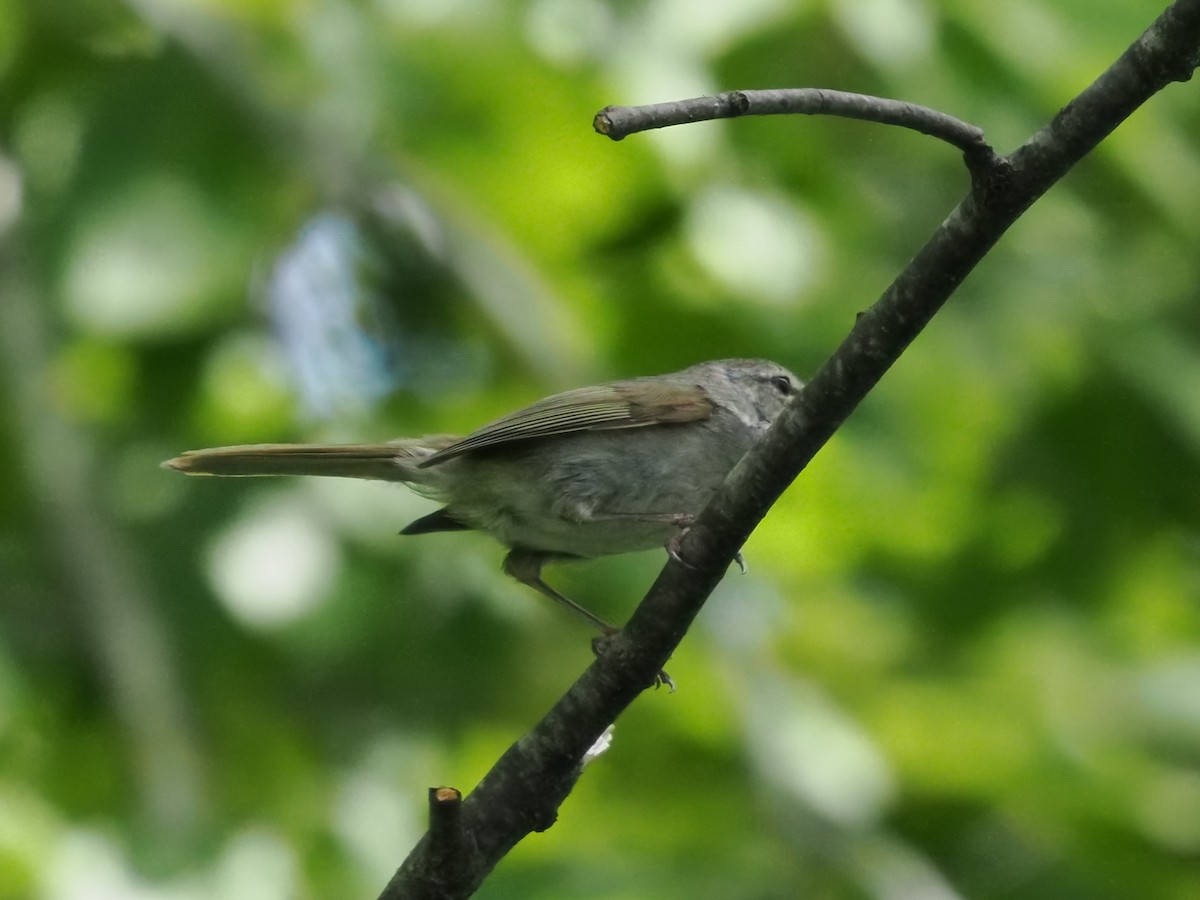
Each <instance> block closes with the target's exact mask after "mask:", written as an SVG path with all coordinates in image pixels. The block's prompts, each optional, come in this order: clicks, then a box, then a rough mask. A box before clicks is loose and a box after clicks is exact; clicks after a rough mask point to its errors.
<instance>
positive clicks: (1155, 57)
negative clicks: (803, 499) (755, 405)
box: [381, 0, 1200, 900]
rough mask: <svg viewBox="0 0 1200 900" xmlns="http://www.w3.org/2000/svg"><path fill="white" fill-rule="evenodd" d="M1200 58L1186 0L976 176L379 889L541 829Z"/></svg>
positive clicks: (420, 894) (395, 892)
mask: <svg viewBox="0 0 1200 900" xmlns="http://www.w3.org/2000/svg"><path fill="white" fill-rule="evenodd" d="M1198 64H1200V0H1177V2H1175V3H1174V4H1173V5H1172V6H1171V7H1169V8H1168V9H1167V10H1166V11H1165V12H1164V13H1163V14H1162V15H1161V16H1160V17H1159V18H1158V20H1157V21H1156V22H1155V23H1154V24H1153V25H1152V26H1151V27H1150V28H1149V29H1147V31H1146V32H1145V33H1144V34H1143V35H1142V36H1141V37H1140V38H1138V40H1137V41H1136V42H1135V43H1134V44H1133V45H1132V46H1131V47H1130V48H1129V49H1128V50H1126V51H1125V53H1124V54H1122V55H1121V57H1120V58H1119V59H1118V60H1117V61H1116V62H1115V63H1113V65H1112V66H1111V67H1110V68H1109V69H1108V70H1107V71H1106V72H1104V74H1103V75H1101V76H1100V77H1099V78H1098V79H1097V80H1096V81H1095V82H1094V83H1093V84H1092V85H1090V86H1089V87H1088V88H1087V89H1086V90H1085V91H1084V92H1083V93H1082V94H1080V95H1079V96H1078V97H1077V98H1075V100H1073V101H1072V102H1071V103H1069V104H1068V105H1067V106H1066V107H1064V108H1063V109H1062V110H1061V111H1060V112H1059V113H1058V115H1057V116H1055V118H1054V119H1053V120H1052V121H1051V122H1050V123H1049V124H1048V125H1046V126H1045V127H1044V128H1042V129H1041V130H1040V131H1038V132H1037V133H1036V134H1035V135H1033V137H1031V138H1030V139H1029V141H1027V142H1026V143H1025V144H1024V145H1023V146H1022V147H1021V148H1020V149H1018V150H1017V151H1016V152H1015V153H1014V154H1012V155H1011V156H1009V157H1006V158H1004V160H1003V162H1004V163H1005V165H1004V166H1002V167H1000V168H999V169H998V170H997V172H998V177H996V178H993V179H990V180H986V179H985V180H976V183H975V184H974V185H973V187H972V190H971V193H970V194H969V195H968V196H967V197H966V198H964V200H963V201H962V202H961V203H960V204H959V205H958V207H957V208H956V209H955V210H954V211H953V212H952V213H951V214H950V216H949V217H948V218H947V219H946V221H945V222H944V223H943V224H942V225H941V226H940V227H939V228H938V229H937V231H936V232H935V233H934V235H933V236H932V237H931V238H930V240H929V242H928V243H927V244H926V245H925V246H924V247H923V248H922V249H921V250H920V252H919V253H918V254H917V255H916V257H915V258H914V259H913V261H912V262H911V263H910V264H909V265H908V267H907V268H905V270H904V271H903V272H901V273H900V276H899V277H898V278H897V279H896V281H895V282H894V283H893V284H892V285H891V286H890V287H889V288H888V289H887V291H886V292H885V293H884V294H883V296H882V297H881V298H880V299H879V300H878V302H876V303H875V305H874V306H872V307H871V308H870V309H869V310H867V311H866V312H864V313H862V314H861V315H860V316H859V317H858V320H857V322H856V323H855V325H854V328H853V329H852V330H851V332H850V334H849V336H848V337H847V338H846V340H845V341H844V342H843V343H842V344H841V346H840V347H838V349H837V351H836V352H835V353H834V354H833V356H831V357H830V359H829V360H828V361H827V362H826V363H825V365H823V366H822V367H821V369H820V371H819V372H818V373H817V374H816V376H815V377H814V378H813V380H812V381H811V382H810V383H809V384H808V386H807V387H806V388H805V389H804V390H803V391H802V392H801V393H800V395H799V396H798V397H797V399H796V400H795V401H794V402H793V404H792V405H791V407H789V409H787V410H786V411H785V412H784V414H783V415H782V416H780V418H779V419H778V420H777V421H776V422H775V425H774V426H773V427H772V429H771V430H770V432H769V433H768V434H767V436H766V437H765V438H764V439H763V440H762V441H761V442H760V443H759V445H758V446H756V447H755V448H754V449H753V450H752V451H751V452H750V453H748V454H747V455H746V457H745V458H744V459H743V460H742V461H741V463H739V464H738V466H737V468H736V469H735V470H734V471H733V473H732V474H731V475H730V476H729V479H728V480H727V481H726V483H725V485H724V487H723V488H722V490H721V491H720V493H719V494H718V495H717V497H716V498H714V500H713V501H712V503H711V504H709V506H708V508H707V509H706V510H705V511H704V512H703V513H702V514H701V516H700V518H699V520H698V521H697V522H696V524H695V526H694V527H693V528H692V529H691V530H689V531H688V532H687V534H686V535H685V536H684V538H683V540H682V542H681V547H680V550H679V556H680V559H679V561H674V560H672V561H670V562H668V564H667V566H666V567H665V568H664V569H663V571H662V573H661V574H660V575H659V577H658V580H657V581H656V582H655V584H654V586H653V587H652V588H651V590H650V593H649V594H648V595H647V597H646V599H645V600H644V601H643V602H642V604H641V605H640V606H639V607H638V609H637V611H636V612H635V613H634V615H633V617H632V618H631V619H630V621H629V623H628V625H627V626H626V627H625V629H624V630H623V631H622V632H621V633H620V634H619V635H617V636H615V637H614V638H613V640H612V642H611V644H610V646H609V649H608V651H607V652H606V653H605V655H604V656H603V657H601V658H600V659H598V660H597V661H596V662H595V663H593V664H592V665H591V666H590V667H589V668H588V669H587V671H586V672H584V673H583V675H582V676H581V677H580V679H579V680H578V681H577V682H576V683H575V684H574V685H573V686H572V687H571V689H570V690H569V691H568V692H567V693H566V695H565V696H564V697H563V698H562V699H561V700H559V701H558V703H557V704H555V706H554V708H553V709H552V710H551V711H550V712H549V713H548V714H547V715H546V717H545V718H544V719H542V721H541V722H539V723H538V724H537V725H536V726H535V727H534V728H533V730H532V731H530V732H529V733H528V734H526V735H525V736H524V737H522V738H521V739H520V740H519V741H517V743H516V744H514V745H513V746H512V747H510V748H509V749H508V750H507V751H506V752H505V753H504V755H503V756H502V757H501V758H500V760H499V761H498V762H497V763H496V765H495V766H494V767H493V768H492V770H491V771H490V772H489V773H488V774H487V776H486V777H485V778H484V779H483V781H482V782H481V783H480V784H479V786H478V787H477V788H476V789H475V790H474V791H473V792H472V793H471V794H470V796H468V797H467V799H466V800H465V801H464V803H463V806H462V810H461V815H460V819H459V823H458V824H459V827H460V829H461V840H460V843H458V845H457V847H458V852H457V853H456V854H455V855H453V857H452V858H448V857H447V856H446V855H445V854H444V853H434V852H433V851H434V847H433V841H432V840H431V838H430V836H429V835H426V837H425V838H423V839H422V840H421V842H420V843H418V845H417V846H416V848H415V849H414V850H413V852H412V853H411V854H410V855H409V857H408V859H406V860H405V862H404V863H403V865H402V866H401V867H400V869H399V870H398V871H397V873H396V875H395V876H394V877H393V879H392V881H391V882H390V883H389V884H388V886H387V887H386V888H385V889H384V892H383V894H382V895H381V897H382V898H392V900H395V898H424V897H465V896H469V895H470V893H471V892H472V891H474V890H475V888H477V887H478V886H479V885H480V883H482V881H483V879H484V878H485V877H486V876H487V874H488V872H490V871H491V869H492V868H493V867H494V866H495V865H496V863H497V862H498V861H499V860H500V859H501V858H502V857H503V856H504V854H505V853H507V852H508V850H509V849H511V848H512V847H513V846H514V845H515V844H516V843H517V842H518V841H519V840H520V839H521V838H523V837H524V836H525V835H526V834H528V833H529V832H530V831H541V830H544V829H546V828H548V827H549V826H550V825H551V824H553V822H554V819H555V817H556V815H557V810H558V807H559V805H560V804H561V802H562V801H563V799H565V797H566V796H567V794H568V793H569V792H570V790H571V788H572V787H573V785H574V783H575V781H576V779H577V778H578V776H579V772H580V767H581V760H582V759H583V756H584V753H585V751H587V749H588V748H589V746H591V745H592V743H593V742H594V741H595V740H596V738H597V737H598V736H599V735H600V734H601V732H603V730H604V729H605V727H606V726H607V725H608V724H609V723H611V722H613V721H614V720H615V719H616V718H617V716H619V715H620V713H621V712H622V711H623V710H624V709H625V708H626V707H627V706H628V705H629V704H630V703H631V702H632V701H633V699H634V698H635V697H636V696H637V695H638V694H639V693H640V692H641V691H642V690H643V689H644V687H645V686H646V685H649V684H650V683H652V681H653V679H654V675H655V673H656V672H658V671H659V669H661V668H662V666H663V665H664V664H665V663H666V661H667V659H668V657H669V656H670V655H671V653H672V652H673V651H674V649H675V647H676V646H677V645H678V644H679V641H680V640H681V639H682V637H683V635H684V634H685V633H686V631H687V629H688V626H689V625H690V624H691V622H692V620H693V619H694V618H695V616H696V614H697V613H698V612H699V610H700V608H701V606H702V605H703V604H704V602H705V600H706V599H707V597H708V595H709V593H710V592H711V591H712V590H713V588H714V587H715V586H716V584H717V582H718V581H720V579H721V577H722V576H723V574H724V572H725V570H726V569H727V568H728V566H729V563H730V561H731V560H732V559H733V557H734V555H735V554H736V553H737V551H738V549H739V548H740V547H741V546H742V544H743V543H744V542H745V540H746V538H747V537H748V536H749V535H750V532H751V531H752V530H753V529H754V527H755V525H757V523H758V522H759V521H760V520H761V519H762V517H763V516H764V515H765V514H766V512H767V510H768V509H769V508H770V506H771V504H772V503H774V502H775V500H776V499H777V498H778V497H779V495H780V494H781V493H782V492H783V491H784V489H785V488H786V487H787V486H788V485H789V484H791V482H792V481H793V480H794V479H795V477H796V476H797V475H798V474H799V473H800V472H801V471H802V470H803V469H804V468H805V466H806V465H807V464H808V462H809V461H810V460H811V459H812V458H813V456H814V455H815V454H816V453H817V451H818V450H819V449H820V448H821V447H822V446H824V444H825V442H826V441H828V440H829V438H830V436H831V435H832V434H833V433H834V431H835V430H836V429H837V428H838V426H839V425H840V424H841V423H842V422H843V421H844V420H845V419H846V417H847V416H849V415H850V413H851V412H853V410H854V409H855V407H856V406H857V405H858V404H859V403H860V402H861V401H862V399H863V398H864V397H865V396H866V395H867V393H868V392H869V391H870V390H871V388H872V387H874V385H875V384H876V383H877V382H878V381H879V379H880V378H881V377H882V376H883V374H884V373H885V372H886V371H887V370H888V368H889V367H890V366H891V365H892V364H893V363H894V362H895V361H896V360H897V359H898V358H899V356H900V354H901V353H902V352H903V351H904V349H905V348H906V347H907V346H908V345H909V344H910V343H911V342H912V340H913V339H914V338H915V337H916V336H917V335H918V334H919V333H920V331H921V330H922V328H924V326H925V325H926V323H928V321H929V320H930V319H931V318H932V317H933V315H934V314H935V313H936V312H937V311H938V310H939V309H940V308H941V307H942V305H943V304H944V303H945V302H946V300H947V299H948V298H949V297H950V295H951V294H952V293H953V292H954V290H955V289H956V288H957V287H958V285H959V284H961V283H962V281H963V280H964V279H965V278H966V277H967V275H968V274H969V273H970V272H971V270H972V269H973V268H974V267H975V265H976V264H977V263H978V262H979V261H980V260H981V259H982V258H983V257H984V255H985V254H986V253H987V252H988V251H989V250H990V249H991V247H992V246H993V245H994V244H995V243H996V241H997V240H999V238H1000V236H1001V235H1002V234H1003V233H1004V232H1005V231H1006V230H1007V229H1008V228H1009V226H1010V225H1012V223H1013V222H1015V221H1016V219H1017V218H1018V217H1019V216H1020V215H1021V214H1022V213H1023V212H1024V211H1025V210H1026V209H1028V208H1029V206H1030V205H1031V204H1032V203H1033V202H1034V201H1035V200H1036V199H1037V198H1038V197H1040V196H1041V195H1042V194H1044V193H1045V192H1046V191H1047V190H1048V189H1049V188H1050V187H1051V186H1052V185H1053V184H1054V183H1055V182H1056V181H1057V180H1058V179H1059V178H1061V177H1062V176H1063V174H1064V173H1066V172H1067V171H1068V170H1069V169H1070V168H1071V167H1072V166H1074V165H1075V164H1076V163H1077V162H1078V161H1079V160H1080V159H1082V158H1083V157H1084V156H1085V155H1086V154H1087V153H1088V152H1089V151H1090V150H1091V149H1092V148H1093V147H1095V146H1096V145H1097V144H1098V143H1099V142H1100V141H1101V140H1103V139H1104V138H1105V137H1106V136H1107V135H1108V134H1109V133H1110V132H1111V131H1112V130H1113V129H1114V128H1115V127H1116V126H1117V125H1118V124H1120V123H1121V122H1122V121H1124V120H1125V119H1126V118H1127V117H1128V116H1129V115H1130V114H1131V113H1132V112H1133V111H1134V110H1136V109H1137V107H1138V106H1140V105H1141V104H1142V103H1144V102H1145V101H1146V100H1147V99H1149V98H1150V97H1151V96H1153V95H1154V94H1155V93H1156V92H1158V91H1159V90H1161V89H1162V88H1164V87H1165V86H1166V85H1167V84H1169V83H1170V82H1172V81H1186V80H1188V79H1189V78H1190V77H1191V75H1192V72H1193V71H1194V69H1195V68H1196V66H1197V65H1198Z"/></svg>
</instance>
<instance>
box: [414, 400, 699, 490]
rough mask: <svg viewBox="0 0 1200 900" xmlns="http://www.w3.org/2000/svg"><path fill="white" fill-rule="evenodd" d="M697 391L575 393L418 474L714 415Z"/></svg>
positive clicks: (473, 438)
mask: <svg viewBox="0 0 1200 900" xmlns="http://www.w3.org/2000/svg"><path fill="white" fill-rule="evenodd" d="M712 409H713V406H712V403H711V402H710V401H709V399H708V397H707V396H705V394H704V391H702V390H701V389H700V388H699V387H698V386H696V385H692V384H670V383H665V384H664V383H663V382H661V381H658V380H656V379H633V380H631V381H617V382H613V383H612V384H605V385H600V386H599V387H587V388H577V389H576V390H573V391H565V392H563V393H561V394H555V395H554V396H552V397H547V398H546V399H545V400H539V401H538V402H537V403H534V404H531V405H530V406H527V407H525V408H524V409H519V410H517V411H516V412H514V413H511V414H509V415H507V416H504V417H503V418H501V419H497V420H496V421H495V422H492V423H490V424H488V425H484V426H483V427H482V428H480V429H479V430H478V431H474V432H472V433H471V434H469V435H467V436H466V437H465V438H463V439H462V440H461V441H458V442H457V443H455V444H451V445H450V446H449V447H446V448H444V449H442V450H439V451H438V452H437V453H435V454H434V455H433V456H431V457H429V459H427V460H424V461H423V462H422V463H421V464H420V465H421V468H425V467H426V466H432V465H436V464H437V463H440V462H444V461H445V460H447V459H451V458H453V457H455V456H461V455H462V454H464V453H470V452H471V451H472V450H481V449H483V448H487V447H492V448H494V447H497V446H503V445H504V444H510V443H516V442H519V441H527V440H530V439H532V438H542V437H552V436H554V435H562V434H572V433H574V432H579V431H602V430H609V429H616V428H640V427H643V426H646V425H661V424H664V423H668V422H695V421H698V420H700V419H707V418H708V417H709V415H711V414H712Z"/></svg>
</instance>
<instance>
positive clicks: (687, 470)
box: [163, 359, 803, 634]
mask: <svg viewBox="0 0 1200 900" xmlns="http://www.w3.org/2000/svg"><path fill="white" fill-rule="evenodd" d="M802 387H803V383H802V382H801V381H800V379H798V378H797V377H796V376H795V375H793V374H792V373H791V372H789V371H788V370H787V369H785V368H783V367H782V366H780V365H777V364H775V363H773V362H768V361H767V360H761V359H722V360H715V361H713V362H704V363H699V364H698V365H694V366H692V367H691V368H688V369H684V370H683V371H681V372H673V373H671V374H668V375H655V376H650V377H646V378H633V379H630V380H627V381H614V382H610V383H608V384H602V385H597V386H596V387H585V388H578V389H576V390H573V391H566V392H564V393H561V394H555V395H554V396H552V397H547V398H546V399H545V400H539V401H538V402H537V403H534V404H532V405H531V406H527V407H525V408H524V409H521V410H518V411H517V412H514V413H512V414H511V415H507V416H505V417H504V418H502V419H497V420H496V421H494V422H492V423H491V424H489V425H485V426H483V427H482V428H480V429H479V430H478V431H475V432H472V433H471V434H469V435H467V436H466V437H456V436H453V435H433V436H429V437H423V438H405V439H400V440H396V441H389V442H387V443H382V444H349V445H323V444H250V445H245V446H238V447H218V448H215V449H212V450H190V451H188V452H187V453H184V454H183V455H182V456H177V457H176V458H175V459H171V460H167V461H166V462H165V463H163V466H164V467H166V468H171V469H177V470H179V471H180V472H185V473H187V474H189V475H331V476H337V477H343V478H372V479H378V480H380V481H401V482H404V483H405V484H407V485H408V486H409V487H410V488H412V489H413V490H414V491H416V492H417V493H419V494H421V495H423V496H427V497H430V498H432V499H434V500H437V501H438V502H440V503H443V504H445V506H443V507H442V509H439V510H438V511H437V512H434V513H430V514H429V515H427V516H423V517H421V518H420V519H417V520H416V521H415V522H413V523H411V524H410V525H409V526H408V527H407V528H405V529H404V530H403V531H402V532H401V534H425V533H427V532H433V531H465V530H472V529H473V530H476V531H486V532H487V533H488V534H490V535H492V536H493V537H494V538H496V540H498V541H500V543H502V544H504V545H505V546H506V547H509V548H510V550H509V554H508V556H507V558H506V559H505V561H504V571H505V572H507V573H508V574H509V575H511V576H513V577H514V578H516V579H517V580H518V581H520V582H523V583H524V584H527V585H529V586H530V587H532V588H534V589H535V590H537V591H539V592H540V593H542V594H544V595H545V596H547V597H549V598H550V599H552V600H554V601H555V602H557V603H561V604H562V605H564V606H566V607H567V608H568V609H570V610H571V611H573V612H575V613H576V614H578V615H580V616H582V617H583V618H585V619H586V620H587V621H588V622H590V623H591V624H592V625H594V626H596V627H597V628H599V629H600V630H601V631H602V632H604V633H606V634H610V633H612V632H613V631H614V630H615V629H613V628H612V627H611V626H610V625H608V624H607V623H606V622H604V621H603V620H602V619H600V618H598V617H597V616H595V615H593V614H592V613H591V612H589V611H588V610H586V609H584V608H583V607H581V606H579V605H578V604H576V603H575V602H574V601H572V600H570V599H569V598H567V597H565V596H563V595H562V594H561V593H559V592H558V591H556V590H555V589H554V588H552V587H550V586H549V585H548V584H546V582H544V581H543V580H542V576H541V570H542V566H543V564H545V563H546V562H548V561H551V560H572V559H586V558H590V557H596V556H606V555H608V554H613V553H628V552H631V551H634V550H648V549H651V548H653V547H659V546H662V545H664V544H666V543H668V542H669V541H670V540H671V539H672V538H673V537H675V536H677V535H678V533H679V531H680V529H681V528H683V527H686V526H687V525H688V524H689V523H690V522H691V521H693V519H694V518H695V516H696V515H697V514H698V513H699V512H700V511H701V510H702V509H703V508H704V506H705V505H706V504H707V503H708V501H709V500H710V499H711V498H712V496H713V494H715V493H716V491H717V488H719V487H720V486H721V483H722V482H723V481H724V480H725V476H726V475H728V474H729V472H730V470H731V469H733V467H734V465H735V464H736V463H737V461H738V460H739V459H741V458H742V456H743V455H744V454H745V453H746V451H747V450H749V449H750V447H751V446H752V445H753V444H754V443H755V442H756V441H757V440H758V439H759V438H760V437H761V436H762V435H763V434H764V433H765V432H766V430H767V428H768V427H769V426H770V425H771V423H772V422H773V421H775V418H776V417H777V416H778V415H779V413H780V412H782V410H783V408H784V405H785V404H786V403H787V402H788V400H789V398H791V397H792V396H793V395H794V394H796V392H798V391H799V390H800V389H801V388H802Z"/></svg>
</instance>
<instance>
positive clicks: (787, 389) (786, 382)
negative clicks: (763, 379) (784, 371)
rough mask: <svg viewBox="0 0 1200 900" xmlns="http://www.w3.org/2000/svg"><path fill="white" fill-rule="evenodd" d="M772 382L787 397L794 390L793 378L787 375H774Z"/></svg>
mask: <svg viewBox="0 0 1200 900" xmlns="http://www.w3.org/2000/svg"><path fill="white" fill-rule="evenodd" d="M771 384H773V385H774V386H775V389H776V390H778V391H779V393H781V394H783V396H785V397H786V396H787V395H788V394H790V393H791V392H792V379H790V378H788V377H787V376H786V375H772V376H771Z"/></svg>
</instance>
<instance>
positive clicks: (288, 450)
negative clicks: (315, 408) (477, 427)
mask: <svg viewBox="0 0 1200 900" xmlns="http://www.w3.org/2000/svg"><path fill="white" fill-rule="evenodd" d="M456 440H458V438H456V437H454V436H452V435H433V436H431V437H424V438H413V439H408V440H399V441H389V442H387V443H383V444H244V445H241V446H237V447H214V448H213V449H211V450H189V451H187V452H186V453H184V454H183V455H182V456H177V457H175V458H174V459H168V460H167V461H166V462H164V463H163V464H162V465H163V468H164V469H175V470H176V471H179V472H184V473H185V474H188V475H234V476H253V475H327V476H333V477H336V478H373V479H377V480H380V481H405V482H412V481H414V480H416V481H426V480H428V479H427V478H423V477H420V476H418V477H417V478H415V479H414V477H413V476H414V473H415V472H416V467H417V465H418V464H419V463H420V462H421V461H423V460H425V459H427V458H428V457H430V456H432V455H433V454H434V453H436V452H437V451H438V450H441V449H442V448H444V447H448V446H450V444H452V443H454V442H455V441H456Z"/></svg>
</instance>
